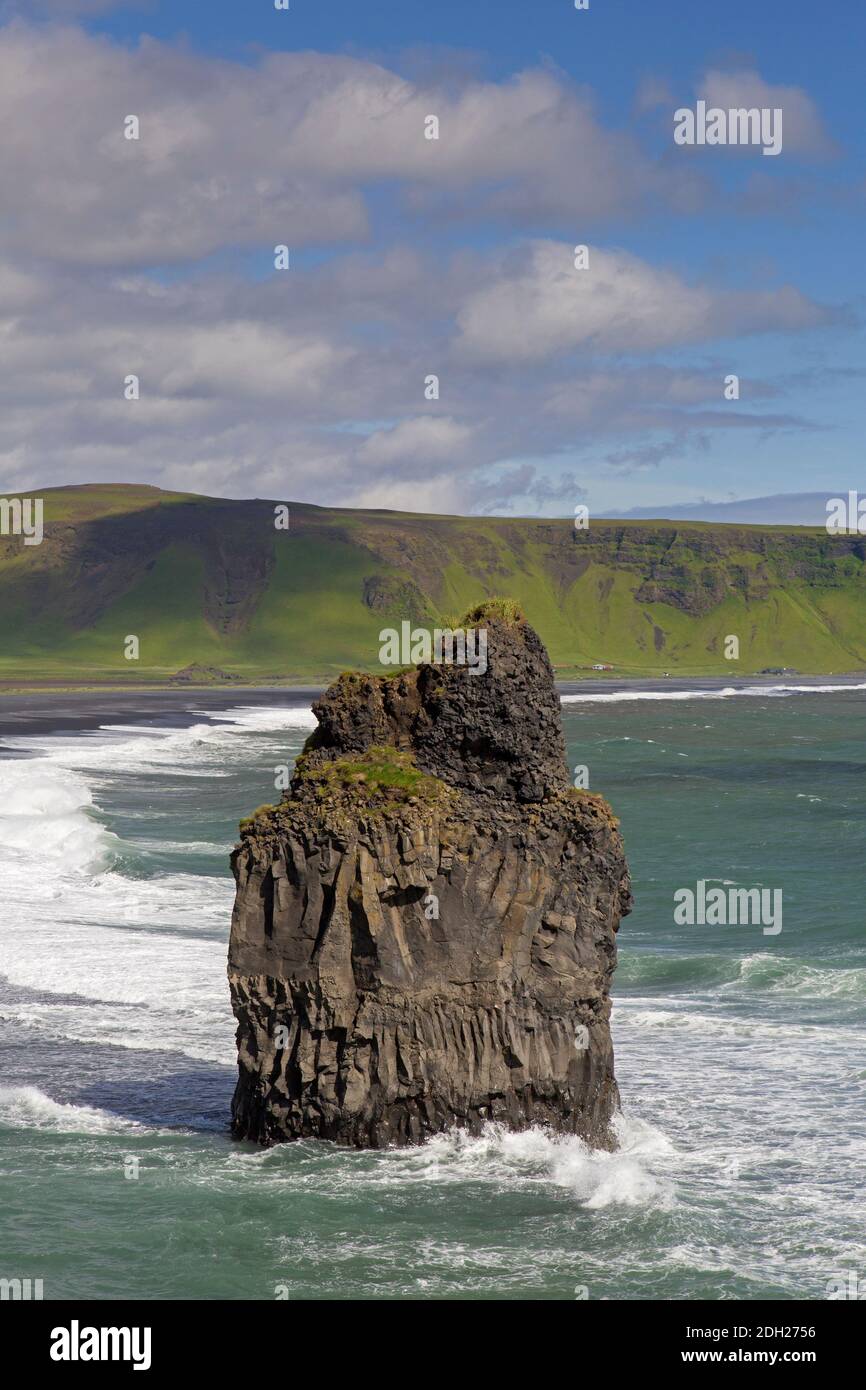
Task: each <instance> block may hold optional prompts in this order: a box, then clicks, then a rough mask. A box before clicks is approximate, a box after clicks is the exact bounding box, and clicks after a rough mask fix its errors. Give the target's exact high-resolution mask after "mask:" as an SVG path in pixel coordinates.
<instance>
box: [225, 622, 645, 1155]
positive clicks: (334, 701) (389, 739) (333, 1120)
mask: <svg viewBox="0 0 866 1390" xmlns="http://www.w3.org/2000/svg"><path fill="white" fill-rule="evenodd" d="M476 626H483V627H484V628H486V631H487V635H488V668H487V671H486V673H484V674H478V673H473V672H471V671H470V670H469V669H468V668H467V667H465V666H428V665H423V666H419V667H417V668H416V669H415V670H413V671H411V672H408V673H406V674H403V675H399V676H396V677H390V678H388V677H372V676H355V675H352V676H343V677H341V678H340V680H339V681H337V682H336V684H335V685H333V686H332V687H331V688H330V689H329V690H328V691H327V692H326V694H325V695H324V696H323V697H322V699H321V700H320V701H319V702H318V703H317V704H316V705H315V706H314V709H315V713H316V715H317V717H318V720H319V726H318V728H317V730H316V732H315V733H314V734H313V735H312V737H311V738H310V739H309V740H308V743H307V746H306V748H305V750H304V753H303V754H302V756H301V758H300V759H299V760H298V764H297V767H296V769H295V774H294V778H293V781H292V784H291V787H290V789H289V791H288V792H286V793H285V794H284V797H283V800H282V801H281V803H280V804H279V805H278V806H276V807H264V808H262V809H261V810H260V811H259V812H257V813H256V814H255V815H254V816H253V817H252V818H250V820H248V821H246V822H244V823H242V827H241V833H242V838H241V842H240V844H239V846H238V847H237V849H236V850H235V852H234V855H233V859H232V866H233V870H234V874H235V878H236V882H237V898H236V903H235V910H234V915H233V919H232V931H231V942H230V947H229V982H230V986H231V995H232V1006H233V1009H234V1012H235V1015H236V1017H237V1020H238V1034H237V1037H238V1055H239V1079H238V1084H237V1089H236V1092H235V1098H234V1103H233V1107H232V1115H233V1131H234V1133H235V1134H236V1135H237V1136H239V1137H242V1138H249V1139H255V1140H258V1141H259V1142H261V1143H265V1144H268V1143H273V1142H277V1141H280V1140H284V1139H295V1138H301V1137H303V1136H318V1137H320V1138H324V1139H333V1140H336V1141H337V1142H340V1143H347V1144H354V1145H357V1146H359V1147H380V1146H382V1145H385V1144H388V1143H396V1144H408V1143H417V1142H419V1141H421V1140H423V1139H424V1138H425V1137H426V1136H428V1135H430V1134H432V1133H435V1132H436V1131H439V1130H443V1129H446V1128H448V1127H450V1126H452V1125H457V1126H465V1127H467V1128H468V1129H469V1130H470V1131H473V1132H477V1130H478V1129H479V1127H480V1126H481V1125H482V1123H483V1122H484V1121H485V1120H488V1119H490V1120H500V1121H502V1122H504V1123H505V1124H507V1125H509V1126H510V1127H512V1128H515V1129H519V1128H523V1127H525V1126H527V1125H531V1124H545V1125H549V1126H551V1127H552V1128H554V1129H556V1130H562V1131H568V1132H571V1133H576V1134H579V1135H581V1136H583V1137H584V1138H585V1139H586V1140H588V1141H589V1142H590V1143H592V1144H595V1145H599V1146H609V1145H610V1144H611V1143H612V1138H611V1133H610V1120H611V1116H612V1114H613V1112H614V1110H615V1109H616V1106H617V1089H616V1082H615V1080H614V1072H613V1053H612V1048H611V1040H610V1029H609V1017H610V998H609V989H610V982H611V976H612V974H613V970H614V967H615V964H616V935H615V933H616V931H617V928H618V926H619V921H620V918H621V917H622V916H623V915H624V914H625V913H627V912H628V911H629V910H630V907H631V896H630V892H629V880H628V870H627V867H626V863H625V859H624V856H623V849H622V842H621V839H620V836H619V832H618V831H617V829H616V823H615V821H614V820H613V818H612V816H611V812H610V810H609V808H608V806H607V805H606V803H605V802H604V801H603V800H602V799H601V798H600V797H597V796H594V795H591V794H589V793H587V792H579V791H576V790H574V789H573V788H572V787H571V785H570V782H569V777H568V774H567V770H566V765H565V748H564V743H563V736H562V729H561V724H560V718H559V702H558V699H557V696H556V692H555V689H554V684H553V673H552V670H551V667H550V664H549V662H548V659H547V654H546V652H545V650H544V647H543V646H542V644H541V642H540V640H539V638H538V637H537V635H536V634H535V632H533V630H532V629H531V628H530V627H529V626H528V625H527V624H526V623H525V622H523V621H522V620H520V619H517V620H515V619H513V618H507V617H505V616H503V615H502V614H501V613H500V611H499V610H498V609H497V607H496V606H495V605H492V606H490V607H489V608H488V609H487V610H486V611H482V612H481V613H480V614H479V615H478V617H477V619H476Z"/></svg>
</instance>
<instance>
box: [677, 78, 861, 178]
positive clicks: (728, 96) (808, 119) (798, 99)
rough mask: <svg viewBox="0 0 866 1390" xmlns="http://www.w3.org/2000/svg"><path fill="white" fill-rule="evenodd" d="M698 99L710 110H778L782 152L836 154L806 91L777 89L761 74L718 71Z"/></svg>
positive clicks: (705, 83) (704, 83) (817, 155)
mask: <svg viewBox="0 0 866 1390" xmlns="http://www.w3.org/2000/svg"><path fill="white" fill-rule="evenodd" d="M698 95H699V96H701V97H703V98H704V100H705V101H706V103H707V105H708V106H717V107H720V108H721V109H722V110H724V111H730V110H736V109H739V108H741V107H745V108H746V109H748V108H750V107H757V108H758V109H759V110H760V109H762V108H764V107H767V108H769V109H770V110H775V109H777V108H778V109H780V110H781V112H782V149H783V151H784V152H785V153H786V154H796V155H804V156H807V157H810V158H820V157H822V156H825V155H829V154H831V153H833V150H834V144H833V141H832V140H831V139H830V136H829V135H828V133H827V130H826V128H825V125H824V122H823V120H822V118H821V115H820V113H819V111H818V108H817V106H816V105H815V103H814V101H813V100H812V98H811V97H810V96H809V94H808V92H805V91H804V90H803V88H802V87H789V86H782V85H773V84H771V83H769V82H765V81H764V79H763V78H762V77H761V75H760V73H757V72H752V71H746V70H740V71H737V72H721V71H718V70H715V69H714V70H711V71H709V72H707V73H706V74H705V76H704V78H703V81H702V82H701V83H700V84H699V89H698Z"/></svg>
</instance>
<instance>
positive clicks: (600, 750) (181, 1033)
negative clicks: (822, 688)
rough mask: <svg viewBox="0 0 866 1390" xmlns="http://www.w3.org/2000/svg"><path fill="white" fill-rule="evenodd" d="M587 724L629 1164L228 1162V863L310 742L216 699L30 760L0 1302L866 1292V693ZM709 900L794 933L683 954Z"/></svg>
mask: <svg viewBox="0 0 866 1390" xmlns="http://www.w3.org/2000/svg"><path fill="white" fill-rule="evenodd" d="M202 698H203V701H205V702H206V696H203V697H202ZM240 698H241V697H239V699H240ZM563 714H564V720H565V726H566V733H567V737H568V742H569V753H570V758H571V763H572V765H573V766H574V765H577V764H586V765H587V766H588V768H589V777H590V786H591V788H592V789H594V790H599V791H601V792H603V793H604V794H605V795H606V796H607V797H608V798H609V799H610V801H611V802H612V804H613V806H614V809H615V811H616V813H617V815H618V816H619V817H620V820H621V823H622V829H623V833H624V835H625V839H626V849H627V853H628V857H629V862H630V865H631V869H632V875H633V879H634V890H635V897H636V904H637V905H636V909H635V911H634V913H633V914H632V915H631V916H630V917H628V918H627V919H626V920H625V921H624V923H623V926H622V930H621V933H620V950H621V955H620V965H619V968H618V971H617V975H616V979H615V991H614V995H615V1002H614V1014H613V1019H614V1023H613V1030H614V1042H615V1047H616V1055H617V1075H618V1079H619V1084H620V1089H621V1093H622V1099H623V1117H622V1120H621V1123H620V1140H621V1146H620V1149H619V1150H618V1152H616V1153H614V1154H595V1153H591V1152H589V1151H588V1150H587V1149H586V1148H585V1147H584V1146H583V1145H582V1144H581V1143H580V1142H579V1141H578V1140H574V1139H571V1140H568V1139H560V1140H556V1139H552V1138H550V1137H549V1136H547V1135H546V1134H544V1133H542V1132H530V1133H526V1134H520V1135H511V1134H507V1133H503V1132H501V1131H499V1130H496V1129H495V1128H491V1129H489V1130H488V1131H487V1132H486V1133H485V1134H484V1135H483V1136H482V1137H481V1138H479V1139H467V1138H466V1137H464V1136H461V1135H454V1136H442V1137H439V1138H437V1139H435V1140H433V1141H431V1142H430V1143H428V1144H427V1145H425V1146H424V1147H422V1148H420V1149H416V1150H402V1151H394V1152H384V1153H378V1154H356V1153H353V1152H346V1151H344V1150H340V1149H336V1148H334V1147H332V1146H330V1145H326V1144H315V1143H303V1144H296V1145H284V1146H281V1147H279V1148H276V1149H272V1150H269V1151H268V1152H264V1153H262V1152H259V1151H257V1150H256V1149H255V1148H253V1147H252V1146H248V1145H239V1144H236V1143H234V1142H233V1141H231V1140H230V1139H229V1138H228V1137H227V1134H226V1122H227V1116H228V1108H229V1101H230V1097H231V1092H232V1088H233V1082H234V1036H233V1035H234V1021H233V1019H232V1016H231V1012H230V1009H229V1004H228V994H227V989H226V984H225V952H226V942H227V935H228V924H229V915H230V911H231V902H232V890H233V885H232V882H231V878H230V876H229V873H228V867H227V854H228V850H229V848H230V846H231V843H232V841H233V839H234V834H235V829H236V824H237V820H238V818H239V816H240V815H242V814H245V813H247V812H248V811H250V810H251V809H252V808H253V807H254V806H256V805H258V804H259V803H260V802H262V801H268V800H271V799H272V798H273V791H272V788H273V775H274V772H273V770H274V767H275V765H276V764H278V763H280V762H282V761H284V760H285V759H286V758H287V757H289V758H291V757H292V756H294V754H295V753H296V752H297V751H298V750H299V748H300V747H301V745H302V743H303V740H304V738H305V737H306V735H307V733H308V731H309V728H310V727H311V726H312V723H313V721H312V716H311V715H310V713H309V711H308V710H305V709H294V710H292V709H289V708H287V707H285V706H283V707H279V708H277V707H275V708H273V709H266V708H265V709H262V708H255V709H252V708H244V707H243V706H242V705H241V704H239V707H238V709H237V710H234V711H232V712H230V713H229V714H228V715H225V714H224V715H220V716H214V717H213V718H210V717H209V716H208V714H207V706H206V703H204V704H203V706H202V713H201V715H200V717H199V719H198V722H197V723H196V724H195V725H192V726H190V725H189V724H187V725H186V726H184V727H171V726H170V725H168V724H155V723H151V724H149V725H141V724H135V725H128V726H117V725H115V726H107V727H105V728H103V729H101V730H99V731H98V732H96V733H87V732H84V733H76V734H63V735H58V736H56V737H48V736H45V735H40V736H39V737H38V738H32V737H31V738H20V739H18V740H16V741H14V744H13V745H12V746H11V748H10V749H9V751H10V753H11V756H8V757H6V758H4V759H2V760H0V822H2V825H0V829H2V835H3V845H4V852H3V860H2V868H0V905H2V916H3V924H2V928H0V1058H2V1073H0V1181H2V1194H3V1200H2V1203H0V1277H6V1278H13V1277H19V1278H28V1277H29V1278H32V1279H37V1278H41V1279H42V1280H43V1282H44V1291H45V1297H46V1298H62V1297H83V1298H109V1299H111V1298H135V1297H144V1298H217V1299H218V1298H249V1299H274V1298H286V1297H287V1298H290V1299H322V1298H332V1297H336V1298H346V1299H349V1298H364V1299H371V1298H389V1299H400V1298H419V1297H422V1298H447V1299H456V1298H469V1299H485V1298H506V1299H511V1298H530V1299H574V1298H576V1297H579V1298H583V1297H588V1298H589V1299H602V1298H603V1299H651V1298H661V1299H715V1298H726V1299H753V1298H775V1299H791V1298H803V1297H806V1298H815V1299H823V1298H826V1297H827V1296H828V1291H829V1289H830V1281H831V1280H834V1279H836V1278H838V1277H840V1276H844V1277H845V1278H846V1279H847V1277H848V1275H849V1273H850V1272H851V1271H854V1272H855V1273H856V1274H857V1275H858V1276H859V1277H861V1278H863V1277H866V1214H864V1205H863V1200H862V1173H863V1170H864V1160H866V1115H864V1103H863V1102H864V1089H866V931H864V915H866V914H864V906H863V885H864V873H863V857H864V831H866V776H864V772H866V698H864V692H862V691H857V690H852V691H848V692H844V693H841V692H840V693H830V692H828V693H821V694H816V693H808V694H792V693H783V692H778V693H767V692H766V691H764V692H761V693H759V694H753V695H738V696H729V697H722V698H720V697H717V696H708V695H705V694H703V695H696V696H694V697H692V698H677V699H668V698H659V697H648V698H644V699H628V700H625V699H622V698H620V697H617V696H608V697H604V698H601V699H598V698H588V697H584V696H580V697H578V698H577V699H576V700H573V701H566V702H565V703H564V705H563ZM699 879H703V880H706V881H707V882H708V883H713V881H715V883H718V884H721V885H725V886H727V885H738V886H744V887H760V886H765V887H769V888H771V889H775V888H780V889H781V890H782V892H783V929H782V931H781V933H779V934H778V935H775V936H771V935H765V934H764V933H763V931H762V929H761V927H760V926H727V927H709V926H681V927H680V926H675V925H674V919H673V895H674V892H675V891H676V890H677V889H679V888H683V887H692V888H694V887H695V884H696V882H697V881H698V880H699ZM136 1173H137V1176H134V1175H135V1174H136Z"/></svg>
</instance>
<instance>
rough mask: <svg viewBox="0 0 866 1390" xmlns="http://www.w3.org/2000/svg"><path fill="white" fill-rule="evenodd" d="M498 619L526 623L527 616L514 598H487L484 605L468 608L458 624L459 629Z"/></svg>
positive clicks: (515, 623) (477, 604)
mask: <svg viewBox="0 0 866 1390" xmlns="http://www.w3.org/2000/svg"><path fill="white" fill-rule="evenodd" d="M491 618H498V619H500V621H502V622H505V623H512V624H514V625H515V626H516V625H517V624H518V623H525V622H526V614H525V613H524V611H523V609H522V608H521V606H520V604H519V603H517V601H516V600H515V599H513V598H487V599H484V601H483V602H482V603H476V604H475V605H474V606H473V607H472V608H468V609H467V610H466V612H465V613H464V614H463V617H462V618H461V619H460V621H459V623H458V624H457V626H458V627H472V626H474V624H475V623H483V622H485V621H486V620H488V619H491Z"/></svg>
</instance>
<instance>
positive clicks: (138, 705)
mask: <svg viewBox="0 0 866 1390" xmlns="http://www.w3.org/2000/svg"><path fill="white" fill-rule="evenodd" d="M864 683H866V673H863V674H859V675H858V674H853V675H851V674H849V675H844V676H835V675H821V676H814V675H811V676H801V675H785V676H750V675H746V676H743V675H738V676H734V675H731V676H727V677H725V676H691V677H690V676H666V677H658V676H629V677H622V676H621V677H619V678H617V679H613V678H604V679H601V678H599V679H594V678H588V679H586V680H578V681H557V683H556V688H557V691H558V693H559V694H560V696H563V695H586V696H590V697H591V696H592V695H613V694H620V693H631V694H639V693H641V692H645V693H648V694H659V693H661V694H665V693H668V694H676V693H677V692H682V691H690V690H695V691H712V690H725V689H734V690H743V689H748V688H754V687H755V686H766V687H767V688H768V689H772V688H774V687H778V686H804V687H810V686H816V687H820V686H826V685H838V686H842V687H844V686H846V685H847V686H852V687H856V686H858V685H862V684H864ZM324 689H325V687H324V686H321V685H295V686H288V685H272V686H252V685H232V686H224V685H219V686H213V685H208V686H194V687H192V686H191V687H183V688H180V689H179V688H177V687H176V686H167V687H166V686H160V687H155V688H144V689H142V688H139V689H122V690H119V689H116V688H115V689H107V690H106V689H102V690H99V689H93V688H91V689H86V690H82V689H73V690H70V689H68V688H63V687H57V688H55V689H51V690H44V689H43V690H38V691H34V690H32V689H31V690H27V691H14V690H8V689H7V690H2V689H0V697H2V698H0V739H6V738H21V737H26V736H28V735H32V734H40V733H41V734H56V733H67V732H74V731H76V730H87V729H90V730H93V729H98V728H100V727H101V726H102V725H103V724H116V723H121V724H122V723H154V724H156V725H161V726H171V725H185V724H187V723H189V722H190V718H189V716H195V715H199V716H200V717H201V718H202V719H206V718H207V717H208V716H214V715H216V716H217V718H218V717H219V715H220V713H222V712H224V711H226V710H229V709H235V708H237V707H238V706H239V705H277V706H279V705H299V704H300V705H307V704H309V703H310V702H311V701H312V700H314V699H315V698H316V696H318V695H320V694H321V693H322V691H323V690H324Z"/></svg>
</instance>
